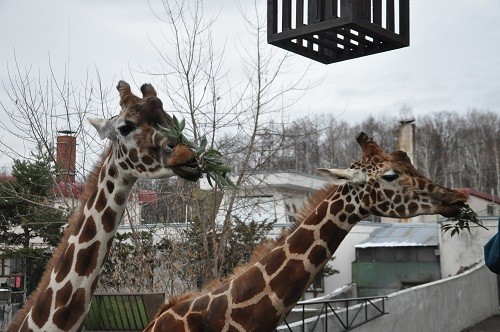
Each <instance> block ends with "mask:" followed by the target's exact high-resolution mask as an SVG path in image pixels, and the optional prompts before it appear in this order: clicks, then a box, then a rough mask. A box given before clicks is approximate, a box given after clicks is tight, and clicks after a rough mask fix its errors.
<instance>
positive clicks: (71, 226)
mask: <svg viewBox="0 0 500 332" xmlns="http://www.w3.org/2000/svg"><path fill="white" fill-rule="evenodd" d="M105 151H106V152H105V153H103V154H102V156H101V160H100V161H99V162H97V163H96V164H95V165H94V168H93V170H92V172H91V173H90V175H89V176H88V179H87V181H86V185H85V188H84V190H83V192H82V194H81V195H80V196H79V198H78V200H79V204H78V207H77V208H76V209H75V210H74V211H73V213H72V214H71V215H70V217H69V218H68V222H67V226H68V227H66V229H65V230H64V233H63V235H62V237H61V240H60V241H59V244H58V245H57V247H56V248H55V249H54V251H53V253H52V257H51V258H50V259H49V262H48V263H47V265H46V266H45V270H44V272H43V274H42V278H41V279H40V282H39V283H38V286H37V288H36V289H35V290H34V291H33V292H32V293H31V294H30V296H29V297H28V298H27V299H26V301H25V302H24V305H23V307H22V308H21V309H19V311H18V312H17V313H16V315H15V316H14V318H13V319H12V323H11V325H10V326H9V331H10V330H12V331H17V330H18V329H19V328H20V327H21V325H22V324H23V322H24V319H25V318H26V315H27V313H28V311H29V310H30V309H31V307H32V306H33V305H34V301H35V299H36V298H37V297H38V295H39V293H40V291H41V289H45V288H46V287H47V286H48V282H49V279H50V274H51V273H52V270H53V268H54V267H55V264H56V263H57V262H59V261H60V260H61V256H62V254H63V253H64V252H65V250H66V248H67V243H68V239H69V237H70V236H71V235H72V234H74V232H75V231H76V227H77V225H78V224H79V223H78V220H79V219H80V218H81V217H82V216H83V209H84V208H85V203H86V202H87V200H88V199H89V197H90V195H91V194H92V193H93V191H94V190H95V189H96V185H97V182H98V181H99V171H100V170H101V168H102V165H103V164H104V160H105V158H106V157H107V156H108V155H109V154H110V153H111V149H109V148H108V149H106V150H105ZM65 244H66V245H65Z"/></svg>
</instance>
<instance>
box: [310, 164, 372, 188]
mask: <svg viewBox="0 0 500 332" xmlns="http://www.w3.org/2000/svg"><path fill="white" fill-rule="evenodd" d="M317 172H318V174H320V175H321V176H323V177H324V178H325V179H326V180H328V182H330V183H333V184H336V185H342V184H346V183H349V184H353V185H361V184H364V183H365V182H366V176H365V175H364V173H362V172H360V171H359V170H353V169H329V168H318V169H317Z"/></svg>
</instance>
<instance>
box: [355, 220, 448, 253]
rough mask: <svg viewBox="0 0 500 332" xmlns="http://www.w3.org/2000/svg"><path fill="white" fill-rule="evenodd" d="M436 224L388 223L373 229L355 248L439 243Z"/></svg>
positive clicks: (416, 245)
mask: <svg viewBox="0 0 500 332" xmlns="http://www.w3.org/2000/svg"><path fill="white" fill-rule="evenodd" d="M438 237H439V227H438V225H437V224H417V223H411V224H389V226H387V227H381V228H378V229H376V230H374V231H373V232H372V233H371V234H370V237H369V238H368V239H366V240H364V241H362V242H361V243H359V244H357V245H355V246H354V247H355V248H373V247H424V246H437V245H438V243H439V238H438Z"/></svg>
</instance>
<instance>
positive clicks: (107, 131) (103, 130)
mask: <svg viewBox="0 0 500 332" xmlns="http://www.w3.org/2000/svg"><path fill="white" fill-rule="evenodd" d="M89 122H90V124H92V125H93V126H94V128H95V129H96V130H97V133H98V134H99V137H100V138H101V139H105V138H108V139H109V140H110V141H116V131H115V128H114V126H113V125H112V123H111V120H106V119H100V118H89Z"/></svg>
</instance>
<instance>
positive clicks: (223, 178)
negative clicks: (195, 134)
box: [162, 115, 236, 188]
mask: <svg viewBox="0 0 500 332" xmlns="http://www.w3.org/2000/svg"><path fill="white" fill-rule="evenodd" d="M185 127H186V121H185V120H184V119H182V120H181V121H180V122H179V120H178V119H177V118H176V117H175V115H174V116H173V119H172V124H171V125H170V126H169V127H167V128H166V127H162V130H163V132H164V134H165V136H167V138H168V140H169V141H170V142H174V143H176V144H180V143H182V144H186V145H187V146H189V147H190V148H191V149H193V150H194V151H195V152H196V161H197V163H198V167H200V169H201V171H202V173H205V174H206V175H207V181H208V184H209V185H210V186H211V187H212V188H214V182H215V184H217V186H219V188H225V187H231V188H236V185H235V184H234V183H233V182H232V181H231V179H230V178H229V176H228V174H229V172H230V171H231V167H229V166H228V165H226V164H224V162H223V161H222V160H221V159H222V154H221V153H220V152H219V151H217V150H215V149H207V146H208V141H207V138H206V136H205V135H203V136H202V137H201V139H200V144H199V145H198V144H196V143H195V142H193V141H191V140H189V139H187V137H186V136H184V134H183V133H182V131H183V130H184V128H185Z"/></svg>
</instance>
